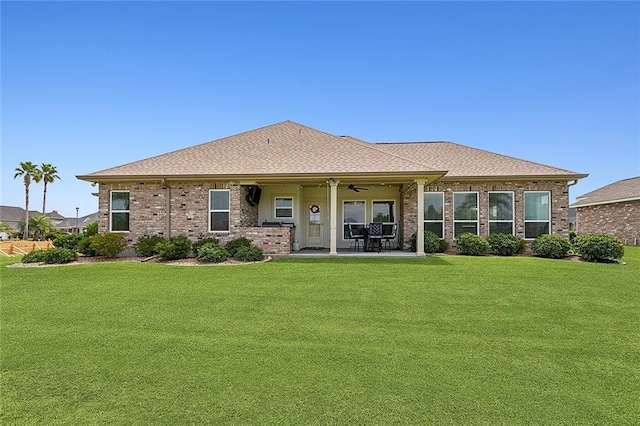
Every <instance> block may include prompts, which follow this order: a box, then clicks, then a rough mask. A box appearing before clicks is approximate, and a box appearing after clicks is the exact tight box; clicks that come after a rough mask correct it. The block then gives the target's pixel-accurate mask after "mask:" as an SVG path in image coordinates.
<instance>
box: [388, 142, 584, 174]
mask: <svg viewBox="0 0 640 426" xmlns="http://www.w3.org/2000/svg"><path fill="white" fill-rule="evenodd" d="M377 145H378V146H379V147H380V148H381V149H383V150H385V151H387V152H390V153H393V154H397V155H401V156H405V157H410V158H413V159H414V160H415V161H418V162H423V163H426V164H429V165H430V166H431V167H433V168H435V169H442V170H448V172H447V174H446V176H444V177H443V178H442V179H441V180H471V179H473V180H478V179H480V180H487V179H496V178H500V179H504V178H507V179H508V178H519V179H522V178H537V179H553V178H557V179H580V178H583V177H586V176H587V175H586V174H580V173H576V172H572V171H569V170H564V169H559V168H556V167H551V166H547V165H544V164H539V163H534V162H532V161H527V160H521V159H519V158H514V157H509V156H506V155H502V154H496V153H494V152H489V151H484V150H481V149H477V148H472V147H469V146H464V145H460V144H457V143H454V142H400V143H393V142H391V143H378V144H377Z"/></svg>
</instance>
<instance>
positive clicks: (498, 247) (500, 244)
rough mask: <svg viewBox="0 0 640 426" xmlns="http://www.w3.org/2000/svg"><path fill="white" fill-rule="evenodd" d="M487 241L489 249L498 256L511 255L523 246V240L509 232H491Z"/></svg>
mask: <svg viewBox="0 0 640 426" xmlns="http://www.w3.org/2000/svg"><path fill="white" fill-rule="evenodd" d="M487 242H488V243H489V251H490V252H491V253H493V254H497V255H498V256H513V255H514V254H516V253H520V252H521V251H522V250H523V248H524V240H522V239H521V238H518V237H516V236H515V235H511V234H491V235H489V237H488V238H487Z"/></svg>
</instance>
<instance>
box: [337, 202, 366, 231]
mask: <svg viewBox="0 0 640 426" xmlns="http://www.w3.org/2000/svg"><path fill="white" fill-rule="evenodd" d="M345 203H363V204H364V222H362V223H361V222H345V221H344V205H345ZM340 214H341V215H342V241H351V240H350V239H349V235H348V234H346V233H345V232H344V227H345V225H348V224H349V223H351V224H353V225H363V226H367V200H364V199H359V200H355V199H354V200H342V211H341V212H340Z"/></svg>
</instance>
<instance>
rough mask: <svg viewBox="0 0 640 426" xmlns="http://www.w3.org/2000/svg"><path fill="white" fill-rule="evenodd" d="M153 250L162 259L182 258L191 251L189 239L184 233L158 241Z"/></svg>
mask: <svg viewBox="0 0 640 426" xmlns="http://www.w3.org/2000/svg"><path fill="white" fill-rule="evenodd" d="M155 251H156V253H157V254H158V256H160V257H161V258H162V259H164V260H177V259H184V258H185V257H187V256H189V253H190V252H191V241H189V239H188V238H187V237H185V236H184V235H178V236H175V237H171V238H169V239H165V240H163V241H160V242H159V243H158V244H156V246H155Z"/></svg>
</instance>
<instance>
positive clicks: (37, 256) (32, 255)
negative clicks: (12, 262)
mask: <svg viewBox="0 0 640 426" xmlns="http://www.w3.org/2000/svg"><path fill="white" fill-rule="evenodd" d="M45 251H46V250H34V251H32V252H29V253H27V254H25V255H24V256H22V260H21V261H22V263H36V262H44V257H45Z"/></svg>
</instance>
